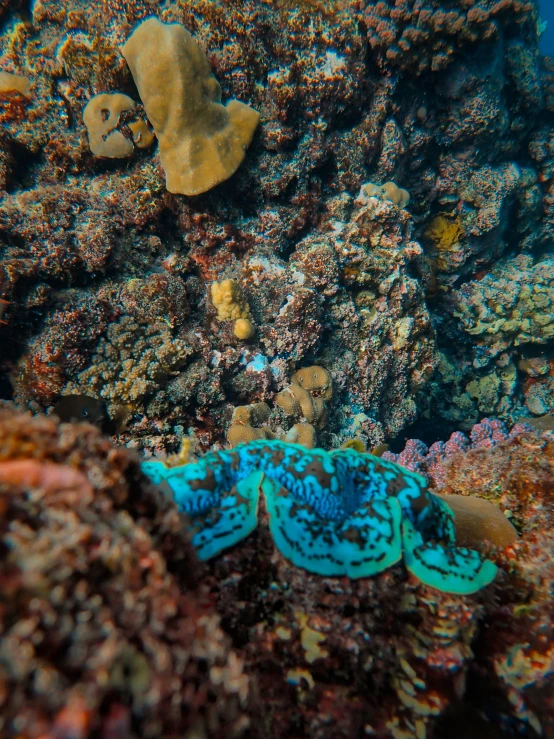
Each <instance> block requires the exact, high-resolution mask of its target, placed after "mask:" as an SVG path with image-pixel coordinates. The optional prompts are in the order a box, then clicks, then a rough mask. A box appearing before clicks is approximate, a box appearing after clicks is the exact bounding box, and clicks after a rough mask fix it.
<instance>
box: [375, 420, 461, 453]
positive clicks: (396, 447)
mask: <svg viewBox="0 0 554 739" xmlns="http://www.w3.org/2000/svg"><path fill="white" fill-rule="evenodd" d="M455 431H460V426H459V424H458V423H456V422H455V421H448V420H446V419H443V418H431V419H427V418H421V419H418V420H417V421H415V422H414V423H412V424H410V426H406V428H405V429H404V430H403V431H402V432H401V433H400V434H398V436H395V438H394V439H392V440H387V443H388V445H389V447H390V451H391V452H393V453H394V454H399V453H400V452H401V451H402V450H403V449H404V447H405V446H406V442H407V441H408V439H419V440H420V441H422V442H423V443H424V444H426V445H427V446H431V444H434V443H435V441H448V439H449V438H450V436H451V434H453V433H454V432H455Z"/></svg>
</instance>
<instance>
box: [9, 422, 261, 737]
mask: <svg viewBox="0 0 554 739" xmlns="http://www.w3.org/2000/svg"><path fill="white" fill-rule="evenodd" d="M0 501H1V511H2V514H1V519H0V535H1V538H2V550H3V557H2V563H1V565H0V570H1V577H2V582H3V587H2V593H1V595H0V601H1V609H2V619H1V625H0V631H1V639H0V682H1V684H2V696H1V698H0V703H1V711H0V713H1V718H0V733H2V735H3V736H26V737H36V738H37V739H38V737H44V736H52V737H53V736H70V735H71V736H75V737H76V736H79V737H88V736H93V735H94V736H99V737H104V738H105V739H107V737H111V736H119V737H155V736H177V735H179V736H182V735H184V734H186V733H187V732H191V731H201V732H202V734H203V735H204V736H213V737H228V736H239V735H240V734H242V733H243V731H244V729H245V728H246V726H247V723H248V719H247V717H246V715H245V712H244V710H243V707H244V705H245V701H246V697H247V692H248V682H247V678H246V677H245V675H244V674H243V672H242V668H241V660H240V658H239V657H238V655H237V653H236V652H235V651H233V650H232V649H231V648H230V642H229V639H228V637H226V636H225V634H224V633H223V631H222V629H221V626H220V621H219V618H218V617H217V615H215V613H214V612H213V609H212V606H211V604H210V598H209V594H208V591H207V590H206V588H202V587H200V588H199V586H198V585H197V584H195V581H194V578H195V574H194V573H195V572H196V573H197V575H199V574H200V570H199V569H198V565H197V563H196V558H195V556H194V553H193V551H192V550H191V548H190V545H189V544H188V542H187V541H186V539H185V538H184V536H183V534H182V528H181V521H180V519H179V515H178V513H177V511H176V509H175V507H174V506H173V505H172V504H171V503H169V502H168V501H167V500H166V499H165V498H164V497H163V496H161V495H160V494H158V493H154V492H153V491H152V490H151V489H148V487H146V486H145V485H144V483H143V482H141V479H140V477H139V475H138V467H137V462H136V460H135V459H134V458H133V457H132V456H131V455H130V454H129V453H128V452H127V451H126V450H123V449H117V448H115V447H113V446H112V445H111V443H109V442H108V441H106V440H105V439H103V438H102V437H101V436H100V435H99V432H98V431H97V430H96V429H94V428H93V427H92V426H89V425H81V426H70V425H68V424H62V425H59V424H58V423H57V421H56V420H55V419H52V418H44V417H42V418H34V419H33V418H31V417H30V416H28V415H23V414H18V413H16V412H14V411H13V410H11V409H9V408H2V409H1V410H0ZM208 703H209V706H208Z"/></svg>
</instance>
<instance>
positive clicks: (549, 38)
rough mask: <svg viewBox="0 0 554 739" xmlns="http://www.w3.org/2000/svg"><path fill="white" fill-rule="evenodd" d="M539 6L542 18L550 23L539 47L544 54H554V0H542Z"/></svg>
mask: <svg viewBox="0 0 554 739" xmlns="http://www.w3.org/2000/svg"><path fill="white" fill-rule="evenodd" d="M539 8H540V16H541V20H543V21H547V23H548V25H547V27H546V30H545V32H544V33H543V34H542V36H541V40H540V44H539V47H540V50H541V52H542V53H543V54H549V55H550V56H554V0H540V2H539Z"/></svg>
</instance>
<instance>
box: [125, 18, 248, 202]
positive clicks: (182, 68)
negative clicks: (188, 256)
mask: <svg viewBox="0 0 554 739" xmlns="http://www.w3.org/2000/svg"><path fill="white" fill-rule="evenodd" d="M121 51H122V53H123V56H124V57H125V59H126V60H127V64H128V65H129V67H130V68H131V73H132V75H133V79H134V80H135V83H136V86H137V88H138V91H139V95H140V98H141V100H142V102H143V104H144V107H145V110H146V115H147V116H148V120H149V121H150V123H151V124H152V125H153V127H154V132H155V134H156V136H157V137H158V140H159V142H160V158H161V160H162V165H163V168H164V170H165V176H166V187H167V189H168V190H169V192H174V193H182V194H183V195H198V194H199V193H202V192H206V191H207V190H210V189H211V188H212V187H214V186H215V185H217V184H218V183H220V182H223V181H224V180H226V179H228V178H229V177H230V176H231V175H232V174H233V172H235V171H236V170H237V169H238V167H239V165H240V163H241V162H242V160H243V159H244V152H245V151H246V149H247V148H248V146H249V145H250V142H251V141H252V136H253V135H254V131H255V130H256V126H257V125H258V121H259V118H260V115H259V113H258V112H257V111H255V110H254V109H253V108H250V107H249V106H248V105H245V104H244V103H240V102H238V101H237V100H230V101H229V102H228V104H227V105H226V106H224V105H222V104H221V88H220V87H219V83H218V81H217V80H216V79H215V77H214V76H213V75H212V70H211V68H210V64H209V62H208V60H207V58H206V55H205V54H204V52H203V51H202V49H201V48H200V47H199V46H198V45H197V43H196V41H195V40H194V39H193V37H192V36H191V34H190V33H189V32H188V31H187V30H186V28H184V26H182V25H180V24H179V23H169V24H166V23H162V22H161V21H159V20H158V19H157V18H148V19H147V20H145V21H144V22H143V23H141V24H140V25H139V26H138V28H136V29H135V31H134V32H133V33H132V35H131V36H130V37H129V39H127V41H126V43H125V44H124V45H123V47H122V50H121Z"/></svg>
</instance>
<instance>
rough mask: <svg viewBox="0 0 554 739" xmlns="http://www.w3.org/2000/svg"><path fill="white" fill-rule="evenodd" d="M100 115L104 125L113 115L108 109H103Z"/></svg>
mask: <svg viewBox="0 0 554 739" xmlns="http://www.w3.org/2000/svg"><path fill="white" fill-rule="evenodd" d="M100 114H101V116H102V123H105V122H106V121H108V120H109V119H110V115H111V113H110V111H109V110H108V109H107V108H102V110H101V111H100Z"/></svg>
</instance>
